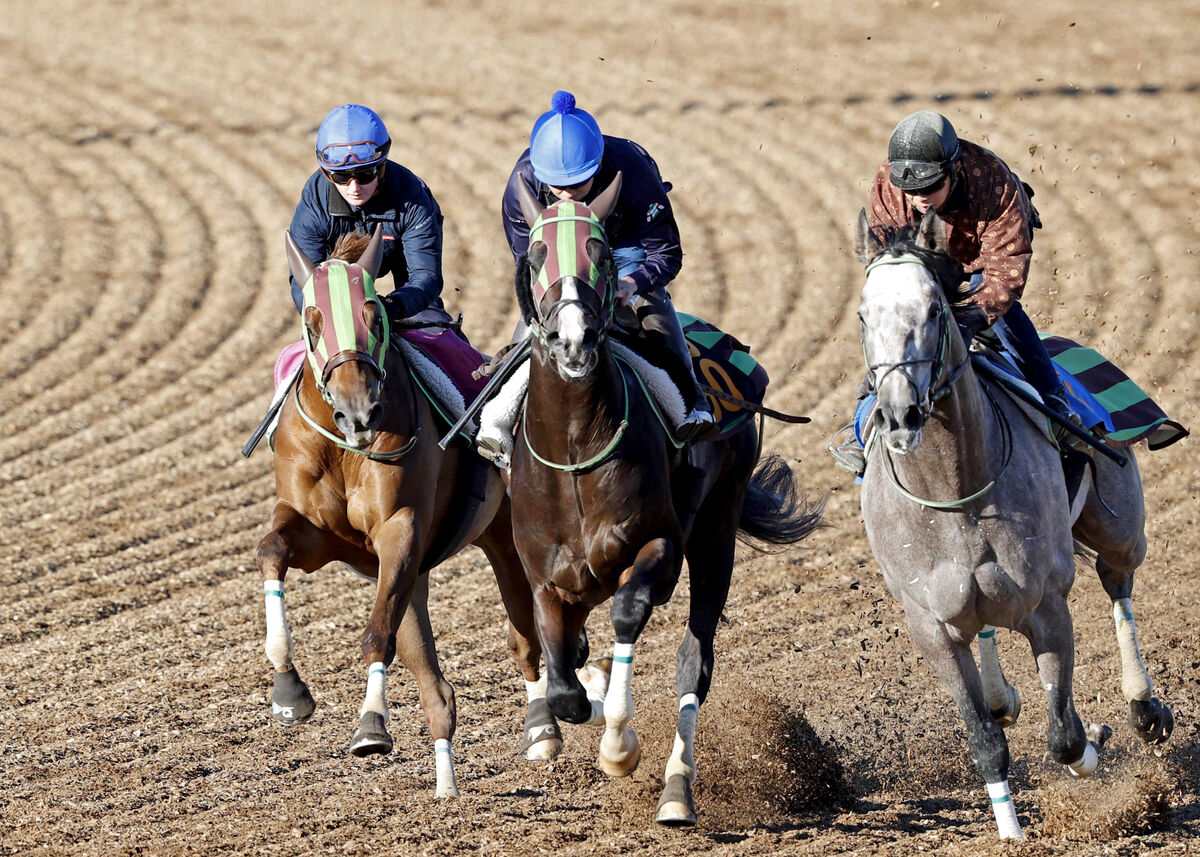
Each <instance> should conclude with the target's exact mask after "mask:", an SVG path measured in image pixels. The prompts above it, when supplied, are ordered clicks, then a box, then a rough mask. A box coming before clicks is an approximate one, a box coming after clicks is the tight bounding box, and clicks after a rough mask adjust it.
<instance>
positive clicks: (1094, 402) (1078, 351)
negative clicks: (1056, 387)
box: [1041, 334, 1188, 449]
mask: <svg viewBox="0 0 1200 857" xmlns="http://www.w3.org/2000/svg"><path fill="white" fill-rule="evenodd" d="M1041 337H1042V343H1043V344H1044V345H1045V346H1046V352H1047V353H1048V354H1049V355H1050V359H1051V360H1053V361H1054V366H1055V368H1056V369H1057V370H1058V374H1059V376H1060V377H1061V378H1062V380H1063V384H1064V385H1066V388H1067V392H1068V393H1070V394H1071V397H1072V399H1073V400H1074V401H1073V403H1072V404H1073V406H1074V407H1075V410H1076V411H1077V412H1078V413H1079V415H1080V416H1081V417H1083V421H1084V424H1086V425H1090V426H1097V429H1096V431H1097V433H1098V434H1101V435H1103V436H1104V439H1105V440H1106V441H1107V442H1108V445H1109V446H1115V447H1124V446H1132V445H1133V444H1135V443H1137V442H1138V441H1139V440H1145V441H1146V443H1147V445H1149V447H1150V448H1151V449H1162V448H1163V447H1165V446H1170V445H1171V444H1173V443H1174V442H1175V441H1177V440H1180V439H1181V438H1185V437H1187V436H1188V430H1187V429H1185V428H1184V427H1183V426H1182V425H1180V424H1179V423H1177V422H1175V421H1174V420H1172V419H1170V418H1168V417H1167V415H1166V414H1165V413H1164V412H1163V410H1162V409H1161V408H1160V407H1159V406H1158V405H1157V404H1155V403H1154V400H1153V399H1151V398H1150V397H1149V396H1148V395H1146V393H1145V392H1144V391H1143V390H1142V388H1141V387H1139V386H1138V385H1137V384H1135V383H1134V382H1133V381H1132V380H1130V378H1129V376H1128V375H1126V374H1125V373H1124V372H1122V371H1121V370H1120V369H1118V368H1117V367H1116V366H1114V365H1113V364H1112V363H1110V362H1109V361H1108V360H1107V359H1106V358H1105V357H1104V355H1102V354H1100V353H1099V352H1098V351H1096V350H1094V349H1091V348H1085V347H1083V346H1082V345H1080V344H1078V343H1076V342H1072V341H1071V340H1070V339H1067V338H1066V337H1062V336H1052V335H1050V334H1041Z"/></svg>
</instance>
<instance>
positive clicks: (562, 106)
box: [550, 89, 575, 113]
mask: <svg viewBox="0 0 1200 857" xmlns="http://www.w3.org/2000/svg"><path fill="white" fill-rule="evenodd" d="M550 109H551V110H553V111H554V112H556V113H570V112H571V111H572V110H574V109H575V96H574V95H572V94H571V93H569V92H567V91H566V90H565V89H560V90H558V91H557V92H555V93H554V95H552V96H551V97H550Z"/></svg>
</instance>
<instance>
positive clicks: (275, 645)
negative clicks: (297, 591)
mask: <svg viewBox="0 0 1200 857" xmlns="http://www.w3.org/2000/svg"><path fill="white" fill-rule="evenodd" d="M263 601H264V606H265V608H266V614H267V640H266V644H265V646H264V648H265V649H266V652H267V659H268V660H270V662H271V664H272V665H273V666H274V667H275V671H276V672H281V673H283V672H287V671H288V670H290V669H291V668H292V632H291V629H289V628H288V623H287V614H286V613H285V611H284V607H283V581H282V580H264V581H263Z"/></svg>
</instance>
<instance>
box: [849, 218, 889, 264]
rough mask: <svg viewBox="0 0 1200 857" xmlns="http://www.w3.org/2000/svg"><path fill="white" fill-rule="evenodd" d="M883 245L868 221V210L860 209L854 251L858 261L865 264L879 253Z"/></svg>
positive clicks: (855, 227)
mask: <svg viewBox="0 0 1200 857" xmlns="http://www.w3.org/2000/svg"><path fill="white" fill-rule="evenodd" d="M882 249H883V245H882V244H880V243H879V240H878V239H877V238H876V237H875V232H874V231H873V230H872V229H871V224H870V223H869V222H868V221H867V210H866V209H865V208H860V209H859V210H858V222H857V223H855V224H854V252H855V254H856V255H857V256H858V261H860V262H862V263H863V264H864V265H865V264H867V263H868V262H870V261H871V260H872V259H874V258H875V257H876V256H878V255H879V252H880V251H881V250H882Z"/></svg>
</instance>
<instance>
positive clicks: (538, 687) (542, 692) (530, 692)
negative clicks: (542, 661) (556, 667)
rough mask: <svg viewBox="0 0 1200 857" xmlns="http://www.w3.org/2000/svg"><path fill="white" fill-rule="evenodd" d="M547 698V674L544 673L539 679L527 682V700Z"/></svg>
mask: <svg viewBox="0 0 1200 857" xmlns="http://www.w3.org/2000/svg"><path fill="white" fill-rule="evenodd" d="M545 698H546V674H545V673H542V675H541V677H540V678H539V679H538V680H537V681H527V682H525V701H526V702H527V703H529V702H533V701H534V700H535V699H545Z"/></svg>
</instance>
